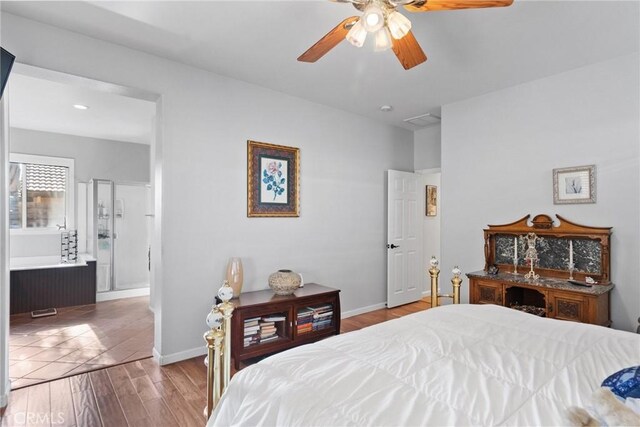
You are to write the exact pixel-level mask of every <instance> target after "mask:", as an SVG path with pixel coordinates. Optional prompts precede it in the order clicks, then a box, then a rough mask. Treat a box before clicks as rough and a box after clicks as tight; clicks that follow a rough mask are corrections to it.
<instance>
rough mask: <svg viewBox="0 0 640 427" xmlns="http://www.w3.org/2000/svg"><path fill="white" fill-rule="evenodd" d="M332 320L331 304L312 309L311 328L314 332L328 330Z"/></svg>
mask: <svg viewBox="0 0 640 427" xmlns="http://www.w3.org/2000/svg"><path fill="white" fill-rule="evenodd" d="M332 318H333V306H332V305H331V304H324V305H321V306H320V307H314V308H313V322H312V323H311V328H312V330H314V331H319V330H321V329H325V328H328V327H329V326H331V320H332Z"/></svg>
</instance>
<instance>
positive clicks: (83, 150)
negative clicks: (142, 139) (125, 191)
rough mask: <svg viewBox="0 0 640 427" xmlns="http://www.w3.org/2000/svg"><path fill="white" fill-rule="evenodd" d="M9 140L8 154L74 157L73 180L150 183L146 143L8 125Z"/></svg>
mask: <svg viewBox="0 0 640 427" xmlns="http://www.w3.org/2000/svg"><path fill="white" fill-rule="evenodd" d="M115 125H117V123H114V126H115ZM10 141H11V142H10V144H11V146H10V147H9V151H10V152H11V153H26V154H39V155H43V156H54V157H67V158H71V159H75V175H76V177H75V178H76V181H80V182H88V181H89V180H90V179H92V178H102V179H111V180H114V181H116V182H124V181H127V182H131V181H133V182H149V155H150V154H149V151H150V150H149V148H150V147H149V146H148V145H144V144H132V143H127V142H120V141H110V140H106V139H97V138H87V137H83V136H75V135H64V134H61V133H52V132H41V131H35V130H27V129H18V128H11V134H10Z"/></svg>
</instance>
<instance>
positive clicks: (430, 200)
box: [426, 185, 438, 216]
mask: <svg viewBox="0 0 640 427" xmlns="http://www.w3.org/2000/svg"><path fill="white" fill-rule="evenodd" d="M426 198H427V209H426V214H427V216H436V215H437V214H438V187H436V186H435V185H427V190H426Z"/></svg>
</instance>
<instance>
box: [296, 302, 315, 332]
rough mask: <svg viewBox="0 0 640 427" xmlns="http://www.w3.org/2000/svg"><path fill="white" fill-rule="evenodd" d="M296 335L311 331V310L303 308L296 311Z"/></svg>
mask: <svg viewBox="0 0 640 427" xmlns="http://www.w3.org/2000/svg"><path fill="white" fill-rule="evenodd" d="M297 323H298V334H305V333H307V332H311V331H312V330H313V325H312V324H313V309H312V308H311V307H304V308H301V309H300V310H298V322H297Z"/></svg>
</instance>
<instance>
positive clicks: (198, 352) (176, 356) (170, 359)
mask: <svg viewBox="0 0 640 427" xmlns="http://www.w3.org/2000/svg"><path fill="white" fill-rule="evenodd" d="M205 354H207V349H206V347H205V346H204V345H202V347H196V348H191V349H189V350H185V351H179V352H177V353H173V354H167V355H165V356H163V355H161V354H160V353H158V351H157V350H156V349H155V347H154V348H153V358H154V359H155V361H156V362H158V364H159V365H160V366H164V365H170V364H172V363H176V362H180V361H182V360H187V359H192V358H194V357H198V356H204V355H205ZM202 366H204V364H203V365H202Z"/></svg>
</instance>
